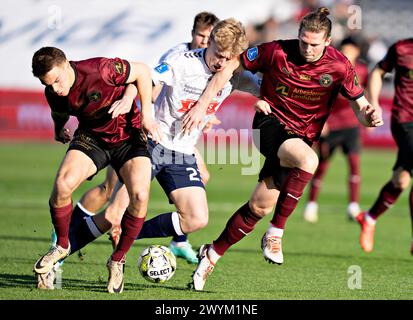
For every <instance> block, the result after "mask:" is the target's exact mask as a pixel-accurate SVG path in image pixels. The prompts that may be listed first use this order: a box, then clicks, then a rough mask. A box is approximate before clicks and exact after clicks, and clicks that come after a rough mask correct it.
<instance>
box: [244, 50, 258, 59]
mask: <svg viewBox="0 0 413 320" xmlns="http://www.w3.org/2000/svg"><path fill="white" fill-rule="evenodd" d="M257 57H258V48H257V47H253V48H251V49H248V51H247V58H248V60H249V61H253V60H255V59H256V58H257Z"/></svg>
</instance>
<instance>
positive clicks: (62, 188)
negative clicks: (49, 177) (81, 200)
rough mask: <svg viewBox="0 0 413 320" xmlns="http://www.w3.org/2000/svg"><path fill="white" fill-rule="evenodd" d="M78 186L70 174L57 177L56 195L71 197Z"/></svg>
mask: <svg viewBox="0 0 413 320" xmlns="http://www.w3.org/2000/svg"><path fill="white" fill-rule="evenodd" d="M75 187H76V182H75V181H74V179H72V178H71V177H70V176H69V175H62V176H59V177H58V178H57V179H56V182H55V186H54V190H55V193H56V197H58V198H67V197H70V196H71V195H72V193H73V191H74V189H75Z"/></svg>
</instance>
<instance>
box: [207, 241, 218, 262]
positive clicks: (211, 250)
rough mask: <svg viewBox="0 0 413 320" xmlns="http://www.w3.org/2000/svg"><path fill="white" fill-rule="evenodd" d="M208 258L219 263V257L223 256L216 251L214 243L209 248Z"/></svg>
mask: <svg viewBox="0 0 413 320" xmlns="http://www.w3.org/2000/svg"><path fill="white" fill-rule="evenodd" d="M208 258H209V260H211V261H212V263H214V264H215V263H217V261H218V259H219V258H221V256H220V255H219V254H218V253H217V252H216V251H215V249H214V246H213V245H210V246H209V248H208Z"/></svg>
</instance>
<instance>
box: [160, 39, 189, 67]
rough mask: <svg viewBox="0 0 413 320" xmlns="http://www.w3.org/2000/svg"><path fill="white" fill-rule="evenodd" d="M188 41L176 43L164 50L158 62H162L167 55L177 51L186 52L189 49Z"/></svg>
mask: <svg viewBox="0 0 413 320" xmlns="http://www.w3.org/2000/svg"><path fill="white" fill-rule="evenodd" d="M190 45H191V44H190V43H189V42H184V43H180V44H178V45H176V46H175V47H172V48H171V49H169V50H168V51H166V52H165V53H164V54H163V55H162V56H161V58H160V59H159V61H158V63H162V62H164V60H165V59H166V58H168V57H169V56H171V55H173V54H176V53H178V52H187V51H189V50H190Z"/></svg>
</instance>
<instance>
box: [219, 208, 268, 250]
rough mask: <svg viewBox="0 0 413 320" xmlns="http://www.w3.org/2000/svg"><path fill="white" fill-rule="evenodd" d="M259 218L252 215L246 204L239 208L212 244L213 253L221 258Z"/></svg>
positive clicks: (249, 230)
mask: <svg viewBox="0 0 413 320" xmlns="http://www.w3.org/2000/svg"><path fill="white" fill-rule="evenodd" d="M260 219H261V217H258V216H256V215H255V214H254V213H252V211H251V209H250V206H249V204H248V202H247V203H246V204H244V205H243V206H242V207H241V208H239V209H238V210H237V211H236V212H235V213H234V214H233V215H232V217H231V218H230V219H229V220H228V222H227V225H226V226H225V229H224V231H222V233H221V235H220V236H219V237H218V239H217V240H215V241H214V242H213V244H214V249H215V251H216V252H217V253H218V254H219V255H220V256H222V255H223V254H224V253H225V251H227V250H228V248H229V247H230V246H232V245H233V244H235V243H237V242H238V241H240V240H241V239H242V238H244V237H245V236H246V235H247V234H248V233H250V232H251V231H252V230H253V229H254V227H255V225H256V223H257V222H258V221H259V220H260Z"/></svg>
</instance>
